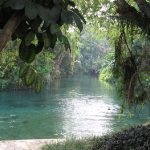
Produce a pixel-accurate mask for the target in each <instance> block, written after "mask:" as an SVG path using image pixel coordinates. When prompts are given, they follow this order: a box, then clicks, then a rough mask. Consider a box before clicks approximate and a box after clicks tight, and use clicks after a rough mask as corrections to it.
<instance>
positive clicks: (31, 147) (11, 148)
mask: <svg viewBox="0 0 150 150" xmlns="http://www.w3.org/2000/svg"><path fill="white" fill-rule="evenodd" d="M64 141H65V140H64V139H37V140H36V139H34V140H11V141H0V150H40V148H41V147H42V146H43V145H45V144H53V143H58V142H64Z"/></svg>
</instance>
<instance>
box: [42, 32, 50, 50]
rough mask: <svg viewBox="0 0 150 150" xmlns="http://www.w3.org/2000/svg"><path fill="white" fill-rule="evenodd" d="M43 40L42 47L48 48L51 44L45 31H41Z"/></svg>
mask: <svg viewBox="0 0 150 150" xmlns="http://www.w3.org/2000/svg"><path fill="white" fill-rule="evenodd" d="M43 41H44V48H45V49H48V48H49V47H50V45H51V42H50V39H49V37H48V35H47V33H46V32H45V33H43Z"/></svg>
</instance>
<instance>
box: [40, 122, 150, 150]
mask: <svg viewBox="0 0 150 150" xmlns="http://www.w3.org/2000/svg"><path fill="white" fill-rule="evenodd" d="M69 149H70V150H129V149H132V150H149V149H150V123H148V124H145V125H141V126H136V127H132V128H130V129H126V130H123V131H122V132H119V133H115V134H112V135H107V136H103V137H94V138H90V139H82V140H69V141H66V142H64V143H57V144H52V145H45V146H44V147H43V148H42V150H69Z"/></svg>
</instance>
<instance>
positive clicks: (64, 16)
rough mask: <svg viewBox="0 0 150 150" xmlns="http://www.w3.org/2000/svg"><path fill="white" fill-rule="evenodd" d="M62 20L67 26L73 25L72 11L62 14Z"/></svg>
mask: <svg viewBox="0 0 150 150" xmlns="http://www.w3.org/2000/svg"><path fill="white" fill-rule="evenodd" d="M61 19H62V20H63V21H64V22H65V23H66V24H72V23H73V13H72V12H71V11H66V10H63V11H62V13H61Z"/></svg>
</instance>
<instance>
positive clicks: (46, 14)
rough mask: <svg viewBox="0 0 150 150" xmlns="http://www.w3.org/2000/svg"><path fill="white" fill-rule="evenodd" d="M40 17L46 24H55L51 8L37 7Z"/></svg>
mask: <svg viewBox="0 0 150 150" xmlns="http://www.w3.org/2000/svg"><path fill="white" fill-rule="evenodd" d="M37 8H38V14H39V16H40V17H41V18H42V19H43V20H44V21H46V22H49V23H53V22H54V21H53V20H52V19H51V11H50V9H49V8H46V7H43V6H42V5H39V4H38V5H37Z"/></svg>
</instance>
